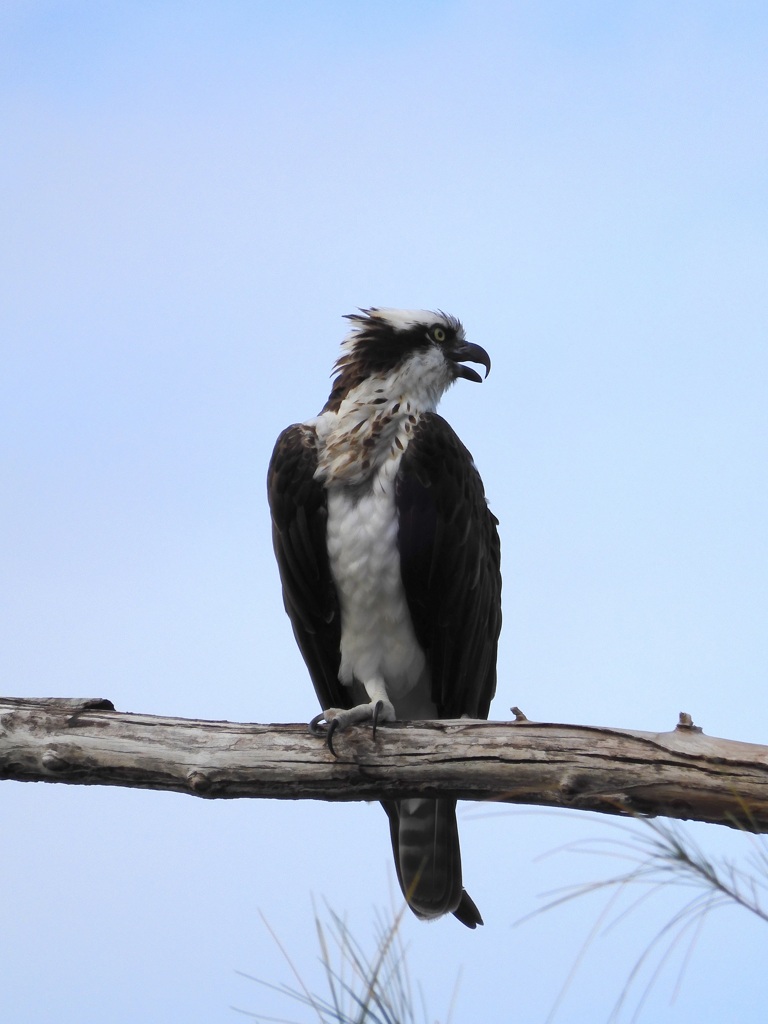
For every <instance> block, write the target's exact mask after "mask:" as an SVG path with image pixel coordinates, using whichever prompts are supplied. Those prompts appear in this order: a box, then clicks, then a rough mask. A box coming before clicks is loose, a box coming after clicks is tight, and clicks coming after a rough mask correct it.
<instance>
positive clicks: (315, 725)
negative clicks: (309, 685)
mask: <svg viewBox="0 0 768 1024" xmlns="http://www.w3.org/2000/svg"><path fill="white" fill-rule="evenodd" d="M321 722H322V723H323V725H324V726H326V727H327V723H326V721H325V714H324V713H323V712H322V711H321V712H320V714H319V715H315V717H314V718H313V719H312V721H311V722H310V723H309V731H310V732H311V733H312V735H313V736H320V737H324V736H325V728H322V729H321V728H320V723H321Z"/></svg>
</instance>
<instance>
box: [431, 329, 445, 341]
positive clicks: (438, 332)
mask: <svg viewBox="0 0 768 1024" xmlns="http://www.w3.org/2000/svg"><path fill="white" fill-rule="evenodd" d="M432 337H433V338H434V339H435V341H437V342H443V341H445V338H446V334H445V331H444V330H443V328H442V327H438V326H435V327H433V328H432Z"/></svg>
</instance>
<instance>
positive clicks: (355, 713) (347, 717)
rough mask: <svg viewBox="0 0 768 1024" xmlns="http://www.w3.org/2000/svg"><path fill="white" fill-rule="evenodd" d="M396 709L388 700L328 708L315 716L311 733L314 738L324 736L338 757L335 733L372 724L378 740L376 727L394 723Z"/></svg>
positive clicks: (310, 729) (311, 724) (310, 728)
mask: <svg viewBox="0 0 768 1024" xmlns="http://www.w3.org/2000/svg"><path fill="white" fill-rule="evenodd" d="M394 720H395V709H394V707H393V706H392V703H391V702H390V701H388V700H375V701H371V702H370V704H357V705H356V706H355V707H353V708H328V709H327V710H326V711H321V712H320V714H319V715H315V717H314V718H313V719H312V721H311V722H310V723H309V731H310V732H311V733H312V735H313V736H322V737H324V738H325V742H326V743H327V745H328V749H329V750H330V752H331V753H332V754H333V756H334V757H336V751H335V750H334V749H333V736H334V733H337V732H341V731H342V729H347V728H348V727H349V726H350V725H357V724H358V723H360V722H370V723H371V731H372V734H373V739H374V740H375V739H376V726H377V725H378V723H379V722H394Z"/></svg>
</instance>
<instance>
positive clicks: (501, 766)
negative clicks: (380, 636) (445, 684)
mask: <svg viewBox="0 0 768 1024" xmlns="http://www.w3.org/2000/svg"><path fill="white" fill-rule="evenodd" d="M513 711H514V712H515V713H516V714H517V716H518V717H517V718H516V720H515V721H514V722H478V721H470V720H465V719H462V720H458V721H449V722H445V721H441V722H404V723H394V724H389V725H384V726H380V727H379V730H378V732H377V735H376V741H375V742H373V740H372V738H371V730H370V728H367V727H356V728H352V729H349V730H348V731H346V732H344V733H341V734H337V735H336V736H334V745H335V747H336V751H337V754H338V757H336V758H334V757H333V756H332V755H331V753H330V752H329V751H328V749H327V747H326V746H325V745H324V744H323V743H322V741H320V740H318V739H317V738H316V737H314V736H312V735H310V733H309V732H308V730H307V726H306V725H252V724H246V725H237V724H232V723H230V722H206V721H199V720H195V719H183V718H163V717H159V716H156V715H133V714H124V713H120V712H117V711H115V710H114V709H113V706H112V704H111V703H110V702H109V701H106V700H100V699H95V700H75V699H55V698H51V699H25V698H0V779H15V780H16V781H20V782H66V783H74V784H79V785H102V786H130V787H134V788H138V789H157V790H170V791H173V792H177V793H189V794H192V795H195V796H202V797H207V798H232V797H272V798H277V799H283V800H300V799H315V800H380V799H385V798H388V799H391V798H393V797H409V796H417V795H421V796H424V795H427V796H438V795H441V796H454V797H457V798H460V799H465V800H493V801H496V802H504V803H524V804H540V805H544V806H548V807H570V808H577V809H580V810H590V811H602V812H604V813H608V814H624V815H637V814H642V815H664V816H666V817H670V818H693V819H697V820H699V821H709V822H715V823H719V824H727V825H734V826H737V827H739V828H744V829H747V830H749V831H754V832H768V747H765V746H760V745H758V744H754V743H739V742H737V741H734V740H725V739H717V738H715V737H712V736H705V735H704V733H702V732H701V730H700V729H698V728H697V727H696V726H694V725H693V723H692V722H691V720H690V716H688V715H681V716H680V722H679V724H678V725H677V727H676V728H675V729H674V730H672V731H671V732H664V733H651V732H636V731H634V730H627V729H608V728H598V727H593V726H574V725H558V724H554V723H541V722H529V721H528V720H527V719H526V718H525V716H523V715H522V713H520V712H519V711H518V710H517V709H516V708H513Z"/></svg>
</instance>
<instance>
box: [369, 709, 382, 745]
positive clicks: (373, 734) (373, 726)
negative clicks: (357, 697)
mask: <svg viewBox="0 0 768 1024" xmlns="http://www.w3.org/2000/svg"><path fill="white" fill-rule="evenodd" d="M383 710H384V701H383V700H377V701H376V703H375V704H374V705H373V714H372V715H371V739H372V740H373V742H374V743H375V742H376V725H377V723H378V721H379V715H380V714H381V712H382V711H383Z"/></svg>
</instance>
